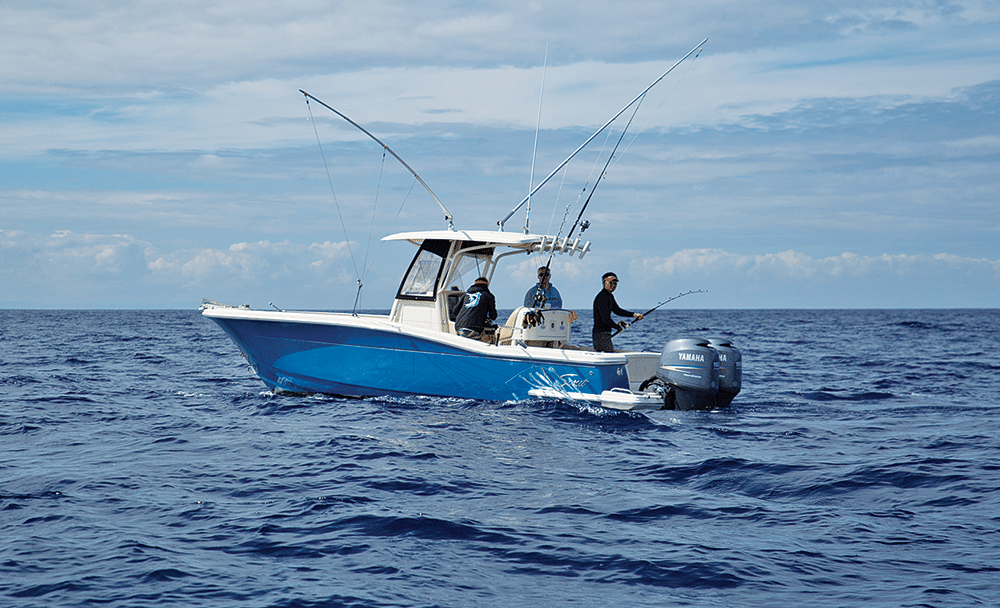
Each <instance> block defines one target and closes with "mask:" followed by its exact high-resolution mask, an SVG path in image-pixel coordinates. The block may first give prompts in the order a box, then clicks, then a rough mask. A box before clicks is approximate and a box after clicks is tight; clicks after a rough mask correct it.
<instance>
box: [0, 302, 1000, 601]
mask: <svg viewBox="0 0 1000 608" xmlns="http://www.w3.org/2000/svg"><path fill="white" fill-rule="evenodd" d="M583 317H584V318H583V319H582V320H581V322H580V323H578V324H577V327H578V328H579V329H580V331H579V332H578V334H576V335H578V336H579V338H577V341H578V342H581V343H583V342H586V341H587V340H586V339H585V338H584V336H587V335H588V334H589V327H590V326H589V316H588V315H586V314H585V315H583ZM708 334H714V335H720V334H721V335H725V336H729V337H731V338H732V339H733V340H734V342H735V344H736V345H737V346H738V347H739V348H740V349H741V350H742V352H743V378H744V388H743V392H742V393H741V394H740V395H739V396H738V397H737V398H736V400H735V401H734V402H733V404H732V405H731V406H730V407H728V408H726V409H724V410H719V411H712V412H669V411H663V412H653V413H650V414H632V413H622V412H612V411H607V410H601V409H598V408H593V407H582V406H577V405H573V404H567V403H562V402H559V401H552V400H529V401H521V402H508V403H491V402H481V401H471V400H461V399H433V398H409V399H379V398H371V399H352V400H348V399H340V398H333V397H326V396H312V397H302V396H288V395H274V394H272V393H271V392H269V391H267V390H265V388H264V385H263V384H262V383H261V382H260V381H258V380H257V379H256V378H255V377H254V376H252V375H251V374H249V373H248V371H247V367H246V364H245V362H244V360H243V359H242V357H241V356H240V355H239V352H238V350H237V349H236V347H235V346H234V345H233V344H232V343H231V342H230V341H229V340H228V338H227V337H226V336H225V335H224V334H223V332H222V331H221V330H220V329H218V328H217V327H216V326H215V324H214V323H212V322H211V321H209V320H207V319H203V318H201V317H200V316H199V314H198V312H197V311H195V310H184V311H11V310H5V311H0V606H4V607H26V606H31V607H35V606H38V607H50V606H101V607H141V606H156V607H162V606H183V607H185V608H190V607H199V606H205V607H209V606H210V607H228V606H233V607H237V606H238V607H241V608H242V607H303V608H305V607H309V608H317V607H341V606H343V607H376V606H377V607H383V606H384V607H434V606H440V607H465V606H469V607H476V608H483V607H492V606H516V607H535V606H537V607H544V608H555V607H562V606H573V607H591V606H593V607H607V606H623V607H629V608H632V607H646V606H648V607H667V606H699V607H701V606H706V607H714V606H733V607H745V606H768V607H773V606H795V607H798V606H809V607H824V606H829V607H843V606H865V607H873V606H931V607H941V606H961V607H966V606H997V605H1000V350H998V344H1000V311H996V310H851V311H829V310H823V311H801V310H794V311H759V310H753V311H694V310H684V311H677V310H673V311H672V310H665V309H660V310H659V311H657V312H656V313H654V314H652V315H650V316H649V317H648V318H647V319H646V320H644V321H642V322H641V323H639V324H636V325H635V326H634V327H633V328H631V329H630V330H629V331H627V332H625V333H623V334H622V335H621V336H619V337H617V338H616V339H615V344H616V346H618V347H619V348H622V347H641V346H644V347H648V348H650V349H653V350H657V351H659V350H660V349H661V348H662V346H663V344H664V343H665V342H666V341H667V340H668V339H670V338H672V337H678V336H681V335H708Z"/></svg>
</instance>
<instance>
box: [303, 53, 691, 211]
mask: <svg viewBox="0 0 1000 608" xmlns="http://www.w3.org/2000/svg"><path fill="white" fill-rule="evenodd" d="M706 42H708V38H705V39H704V40H702V41H701V42H699V43H698V45H697V46H695V47H694V48H693V49H691V50H690V51H688V53H687V54H686V55H684V56H683V57H681V58H680V59H678V60H677V63H675V64H674V65H672V66H670V69H669V70H667V71H666V72H664V73H663V74H661V75H660V77H659V78H657V79H656V80H654V81H653V82H652V83H651V84H650V85H649V86H648V87H646V88H645V89H643V91H642V93H639V94H638V95H636V96H635V99H633V100H632V101H630V102H628V104H626V106H625V107H624V108H622V109H621V110H620V111H619V112H618V113H617V114H615V115H614V116H613V117H612V118H611V120H609V121H608V122H606V123H604V126H602V127H601V128H600V129H598V130H597V131H595V132H594V134H593V135H591V136H590V137H588V138H587V141H585V142H583V143H582V144H580V147H579V148H577V149H576V150H574V151H573V153H572V154H570V155H569V156H567V157H566V160H564V161H562V162H561V163H559V166H558V167H556V168H555V169H553V170H552V173H549V175H548V176H547V177H546V178H545V179H543V180H542V181H541V182H539V184H538V185H537V186H535V187H534V189H532V190H531V191H530V192H529V193H528V196H526V197H524V199H523V200H522V201H521V202H520V203H518V205H517V206H516V207H514V209H513V210H511V212H510V213H508V214H507V217H505V218H503V219H502V220H500V221H499V222H497V225H498V226H500V230H503V226H504V224H506V223H507V220H509V219H510V218H511V216H512V215H514V214H515V213H517V212H518V210H520V209H521V207H523V206H524V204H525V203H527V202H528V199H530V198H531V196H532V195H533V194H535V193H536V192H538V190H539V189H540V188H541V187H542V186H544V185H545V184H546V183H548V181H549V180H550V179H552V178H553V177H554V176H555V174H556V173H559V171H560V170H561V169H562V168H563V167H565V166H566V165H567V164H568V163H569V161H571V160H573V157H575V156H576V155H577V154H579V153H580V150H583V149H584V148H585V147H587V144H589V143H590V142H591V141H592V140H593V139H594V138H595V137H597V136H598V135H600V134H601V132H603V131H604V129H607V128H608V125H610V124H611V123H613V122H614V121H615V120H617V119H618V117H619V116H621V115H622V114H624V113H625V111H626V110H628V109H629V108H631V107H632V104H634V103H635V102H637V101H639V100H640V99H641V98H642V97H643V95H645V94H646V93H648V92H649V90H650V89H652V88H653V87H654V86H656V85H657V84H659V82H660V81H661V80H663V79H664V78H666V77H667V74H669V73H670V72H673V71H674V68H676V67H677V66H679V65H680V64H681V63H682V62H683V61H684V60H685V59H687V58H688V57H690V56H691V55H693V54H694V53H695V52H696V51H698V50H699V49H700V48H701V47H702V45H704V44H705V43H706ZM313 99H315V98H313ZM316 101H319V100H318V99H317V100H316ZM320 103H322V102H320ZM328 107H329V106H328ZM331 109H332V108H331ZM334 111H335V112H336V110H334ZM337 114H340V112H337ZM341 116H343V114H341ZM345 118H346V117H345ZM355 126H356V125H355ZM376 141H378V140H376ZM379 143H381V142H379Z"/></svg>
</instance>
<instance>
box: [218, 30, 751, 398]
mask: <svg viewBox="0 0 1000 608" xmlns="http://www.w3.org/2000/svg"><path fill="white" fill-rule="evenodd" d="M704 42H705V41H702V43H701V44H704ZM699 46H700V45H699ZM697 48H698V47H695V49H692V51H691V52H690V53H688V55H685V57H684V58H682V59H681V60H680V61H678V62H677V63H676V64H674V66H673V67H671V68H670V70H668V71H667V72H666V73H664V74H663V75H662V76H660V78H659V79H657V80H656V81H654V82H653V84H651V85H650V86H649V87H647V89H646V90H645V91H643V93H642V94H640V95H639V96H638V97H636V98H635V99H634V100H633V101H632V103H630V104H629V105H627V106H626V107H625V108H623V109H622V111H621V112H619V114H618V115H616V116H615V118H617V117H618V116H620V115H621V114H622V113H623V112H624V111H625V110H626V109H628V108H629V107H630V106H631V105H633V104H634V103H636V102H637V101H638V100H639V99H640V98H641V97H642V96H643V95H645V93H646V91H648V90H649V89H650V88H652V86H653V85H655V84H656V83H657V82H659V81H660V80H662V79H663V77H664V76H666V75H667V74H668V73H669V72H670V71H671V70H673V69H674V67H676V66H677V65H679V64H680V62H681V61H683V60H684V59H685V58H687V57H688V56H690V55H691V54H692V53H694V51H695V50H696V49H697ZM302 93H303V94H304V95H305V96H306V99H307V103H308V100H309V99H313V100H315V101H317V102H319V103H320V104H322V105H323V106H324V107H326V108H328V109H330V110H332V111H333V112H335V113H337V114H338V115H339V116H341V117H342V118H344V119H345V120H347V121H349V122H350V123H351V124H353V125H354V126H355V127H357V128H359V129H361V130H362V131H363V132H364V133H365V134H367V135H368V136H369V137H371V138H372V139H374V140H375V141H376V142H378V143H379V144H381V145H382V146H383V148H384V149H385V150H386V151H387V152H389V153H391V154H392V155H393V156H394V157H396V159H397V160H399V161H400V162H401V163H402V164H403V166H405V167H406V168H407V169H408V170H409V171H410V172H411V173H412V174H413V175H414V177H415V178H416V179H417V180H418V181H420V183H421V184H422V185H423V186H424V188H426V189H427V191H428V192H429V193H430V194H431V196H432V197H433V198H434V199H435V200H436V201H437V202H438V204H439V205H441V208H442V209H443V210H444V211H445V219H447V220H448V223H449V228H448V229H447V230H430V231H421V232H403V233H399V234H393V235H389V236H386V237H385V238H384V239H383V240H386V241H406V242H409V243H412V244H413V245H414V246H415V247H416V248H417V250H416V253H415V254H414V256H413V259H412V261H411V262H410V265H409V267H408V268H407V270H406V272H405V273H404V275H403V278H402V281H401V282H400V284H399V288H398V290H397V292H396V296H395V299H394V300H393V304H392V308H391V310H390V312H389V313H388V314H361V313H357V312H352V313H347V312H309V311H285V310H278V309H274V310H253V309H250V308H249V307H248V306H246V305H243V306H227V305H223V304H219V303H217V302H213V301H209V300H205V301H204V302H203V304H202V307H201V308H202V314H203V315H204V316H205V317H208V318H210V319H212V320H213V321H215V322H216V323H217V324H218V325H219V326H220V327H221V328H222V329H223V330H224V331H225V332H226V334H228V335H229V337H230V338H231V339H232V340H233V341H234V342H235V343H236V345H237V346H238V347H239V349H240V352H241V353H242V354H243V356H244V357H245V358H246V359H247V361H248V362H249V366H250V369H251V370H252V371H253V372H254V373H255V374H256V375H257V376H258V377H259V378H260V379H261V380H262V381H263V382H264V384H265V385H267V386H268V387H269V388H271V389H272V390H275V391H283V392H290V393H324V394H331V395H340V396H353V397H367V396H409V395H428V396H440V397H459V398H469V399H481V400H493V401H507V400H520V399H528V398H533V397H534V398H556V399H569V400H574V401H582V402H586V403H593V404H595V405H601V406H604V407H609V408H614V409H622V410H648V409H664V408H667V409H710V408H714V407H720V406H724V405H727V404H728V403H729V402H730V401H731V400H732V399H733V397H735V396H736V394H737V393H738V392H739V390H740V384H741V373H742V370H741V368H742V361H741V355H740V352H739V350H738V349H736V348H735V347H734V346H733V345H732V343H731V342H729V341H727V340H724V339H721V338H701V337H685V338H679V339H676V340H671V341H670V342H668V343H667V344H666V346H665V348H664V349H663V350H662V351H661V352H652V351H634V352H633V351H629V352H620V351H618V352H610V353H608V352H596V351H594V350H592V349H589V348H586V347H583V346H580V345H573V344H571V343H570V326H571V323H572V322H573V320H574V318H575V314H574V313H573V312H571V311H569V310H561V309H544V310H543V309H539V308H531V307H523V306H522V307H518V308H517V309H515V310H514V311H513V313H511V314H510V316H509V318H507V319H506V321H505V322H503V324H501V325H498V326H497V328H496V331H495V332H494V333H492V334H487V336H486V337H484V338H481V339H470V338H468V337H465V336H463V335H460V334H459V333H458V332H456V329H455V323H454V320H455V317H454V315H453V314H452V310H453V306H452V304H453V303H454V302H455V301H456V300H457V299H460V298H462V297H464V295H465V292H466V289H465V288H466V286H471V284H472V281H474V280H475V279H476V278H477V277H480V276H483V277H486V278H487V279H492V277H493V274H494V272H495V271H496V269H497V268H498V266H499V265H500V264H501V263H502V262H503V261H504V260H505V259H506V258H508V257H509V256H512V255H517V254H521V255H524V254H538V255H548V256H549V260H550V262H551V259H552V256H555V255H568V256H570V257H572V256H574V255H575V256H578V257H579V258H580V259H582V258H583V257H584V256H585V255H586V254H587V253H588V252H589V251H590V248H591V244H590V243H589V242H586V241H582V240H581V239H580V238H573V237H572V235H573V229H571V230H570V231H569V233H568V234H567V235H566V236H561V235H554V236H553V235H538V234H528V233H526V232H525V233H523V234H522V233H514V232H504V231H503V221H501V222H499V224H500V230H458V229H455V227H454V226H453V223H452V218H451V214H450V213H448V211H447V209H445V208H444V205H442V204H441V202H440V200H438V199H437V197H436V196H435V195H434V193H433V192H432V191H431V190H430V188H429V187H428V186H427V185H426V184H425V183H424V182H423V180H422V179H421V178H420V176H419V175H417V173H416V172H415V171H413V169H411V168H410V166H409V165H407V164H406V163H405V162H404V161H403V160H402V159H401V158H399V157H398V156H396V154H395V153H394V152H392V150H391V149H389V147H388V146H386V145H385V144H384V143H382V142H381V141H379V140H378V138H376V137H375V136H374V135H372V134H371V133H369V132H368V131H367V130H365V129H364V128H363V127H361V126H360V125H358V124H357V123H355V122H354V121H352V120H351V119H349V118H347V117H346V116H344V115H343V114H341V113H340V112H338V111H337V110H334V109H333V108H331V107H330V106H327V105H326V104H325V103H323V102H321V101H320V100H318V99H316V98H315V97H312V96H311V95H309V94H308V93H306V92H305V91H302ZM615 118H612V120H611V121H608V123H606V124H605V125H604V127H602V128H601V129H600V130H598V131H597V133H595V134H594V135H593V136H591V138H590V139H588V140H587V142H585V143H584V144H583V145H582V146H580V148H578V149H577V151H576V152H579V151H580V150H581V149H583V147H584V146H586V145H587V143H589V141H590V140H592V139H593V138H594V137H595V136H596V135H597V134H598V133H600V132H601V131H602V130H603V129H604V128H605V127H607V126H608V125H610V124H611V122H612V121H613V120H614V119H615ZM576 152H574V153H573V154H572V155H570V157H569V158H567V159H566V160H565V161H563V163H562V164H561V165H560V166H559V167H558V168H557V169H556V170H555V171H553V172H552V173H551V174H550V175H549V177H547V178H545V180H543V181H542V182H540V183H539V184H538V186H537V187H536V188H535V189H533V190H532V193H534V192H535V191H537V189H538V188H540V187H541V186H542V185H544V184H545V182H546V181H548V180H549V179H550V178H551V177H552V176H553V175H555V174H556V173H557V172H558V171H559V170H560V169H561V168H562V167H563V166H565V164H566V163H568V162H569V160H570V159H571V158H573V156H574V155H575V154H576ZM592 192H593V191H592ZM530 196H531V194H529V195H528V197H526V199H525V201H522V205H523V204H524V202H526V201H528V200H530ZM588 200H589V199H588ZM519 207H520V205H519V206H518V207H516V208H515V210H514V211H512V212H511V215H512V214H513V213H514V212H516V211H517V209H518V208H519ZM581 216H582V211H581ZM509 218H510V215H508V216H507V219H509ZM578 222H579V219H578ZM575 227H576V225H574V229H575ZM681 295H684V294H681ZM661 304H662V303H661Z"/></svg>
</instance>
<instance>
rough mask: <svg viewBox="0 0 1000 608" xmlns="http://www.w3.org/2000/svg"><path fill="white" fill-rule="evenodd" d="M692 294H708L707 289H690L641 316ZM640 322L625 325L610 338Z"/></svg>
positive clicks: (643, 314) (644, 314)
mask: <svg viewBox="0 0 1000 608" xmlns="http://www.w3.org/2000/svg"><path fill="white" fill-rule="evenodd" d="M693 293H708V290H707V289H692V290H691V291H687V292H684V293H679V294H677V295H676V296H674V297H672V298H669V299H666V300H664V301H662V302H660V303H659V304H657V305H656V306H654V307H652V308H650V309H649V310H647V311H646V312H644V313H642V316H643V317H645V316H646V315H648V314H649V313H651V312H653V311H654V310H656V309H657V308H659V307H661V306H663V305H664V304H668V303H670V302H673V301H674V300H676V299H677V298H683V297H684V296H689V295H691V294H693ZM641 320H642V319H639V320H638V321H632V322H631V323H625V327H622V328H620V329H619V330H618V331H616V332H615V333H613V334H611V337H612V338H613V337H615V336H617V335H618V334H620V333H622V332H623V331H625V330H626V329H628V328H629V327H632V326H633V325H635V324H636V323H638V322H639V321H641Z"/></svg>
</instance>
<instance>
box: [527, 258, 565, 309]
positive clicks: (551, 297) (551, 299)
mask: <svg viewBox="0 0 1000 608" xmlns="http://www.w3.org/2000/svg"><path fill="white" fill-rule="evenodd" d="M551 277H552V272H551V271H550V270H549V267H548V266H542V267H540V268H539V269H538V283H535V286H534V287H532V288H531V289H529V290H528V293H526V294H524V306H525V308H562V296H560V295H559V290H558V289H556V286H555V285H553V284H552V283H550V282H549V279H550V278H551Z"/></svg>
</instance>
